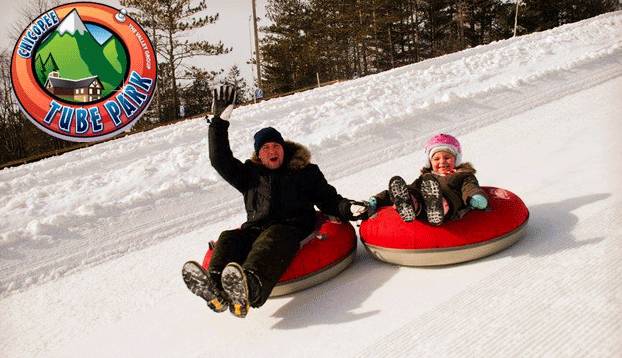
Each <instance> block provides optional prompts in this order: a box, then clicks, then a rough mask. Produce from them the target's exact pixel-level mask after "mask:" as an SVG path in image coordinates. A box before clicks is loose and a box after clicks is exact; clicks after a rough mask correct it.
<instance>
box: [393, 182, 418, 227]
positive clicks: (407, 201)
mask: <svg viewBox="0 0 622 358" xmlns="http://www.w3.org/2000/svg"><path fill="white" fill-rule="evenodd" d="M389 193H390V198H391V201H393V204H395V209H396V210H397V212H398V214H400V217H401V218H402V220H404V221H406V222H408V221H413V220H414V219H415V214H416V213H415V208H414V206H413V199H412V198H411V196H410V194H409V193H408V187H407V186H406V182H405V181H404V179H402V177H400V176H394V177H393V178H391V180H389Z"/></svg>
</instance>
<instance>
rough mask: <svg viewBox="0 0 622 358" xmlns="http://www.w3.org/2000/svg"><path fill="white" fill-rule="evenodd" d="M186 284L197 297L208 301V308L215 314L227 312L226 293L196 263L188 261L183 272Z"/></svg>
mask: <svg viewBox="0 0 622 358" xmlns="http://www.w3.org/2000/svg"><path fill="white" fill-rule="evenodd" d="M181 274H182V276H183V278H184V282H185V283H186V286H188V289H189V290H190V291H191V292H192V293H194V294H195V295H197V296H199V297H201V298H202V299H204V300H205V301H207V306H208V307H209V308H211V309H212V310H213V311H214V312H224V311H226V310H227V306H228V302H227V297H226V294H225V292H223V291H222V290H221V289H220V288H218V287H217V285H216V283H215V282H214V280H213V279H212V278H211V277H210V275H209V274H208V272H206V271H205V269H203V267H201V265H199V264H198V263H196V262H194V261H188V262H186V263H185V264H184V267H183V268H182V270H181Z"/></svg>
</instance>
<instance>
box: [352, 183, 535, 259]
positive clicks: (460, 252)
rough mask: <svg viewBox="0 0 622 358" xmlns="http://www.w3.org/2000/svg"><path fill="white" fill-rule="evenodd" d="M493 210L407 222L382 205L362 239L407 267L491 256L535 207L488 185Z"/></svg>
mask: <svg viewBox="0 0 622 358" xmlns="http://www.w3.org/2000/svg"><path fill="white" fill-rule="evenodd" d="M483 189H484V190H485V191H486V193H487V194H488V197H489V201H488V209H487V210H485V211H479V210H472V211H470V212H469V213H467V214H466V215H465V216H464V217H463V218H462V219H460V220H452V221H447V222H445V223H443V224H442V225H441V226H432V225H430V224H427V223H424V222H421V221H417V220H415V221H412V222H409V223H407V222H404V221H402V219H401V218H400V216H399V215H398V213H397V212H396V211H395V209H393V207H384V208H381V209H380V210H379V211H378V213H377V215H376V216H375V217H374V218H371V219H369V220H366V221H364V222H363V223H362V224H361V228H360V234H361V241H362V242H363V244H365V247H366V248H367V250H368V251H369V252H370V253H371V254H372V255H373V256H374V257H376V258H377V259H379V260H381V261H386V262H389V263H394V264H398V265H406V266H434V265H448V264H454V263H458V262H464V261H469V260H474V259H477V258H480V257H484V256H487V255H491V254H493V253H495V252H498V251H501V250H503V249H505V248H507V247H509V246H510V245H512V244H514V243H515V242H516V241H518V239H520V237H521V236H522V234H523V231H524V229H525V227H526V224H527V220H528V219H529V210H527V207H526V206H525V204H524V203H523V201H522V200H521V199H520V198H519V197H518V196H516V195H515V194H514V193H512V192H510V191H507V190H504V189H499V188H494V187H484V188H483Z"/></svg>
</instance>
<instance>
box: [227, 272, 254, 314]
mask: <svg viewBox="0 0 622 358" xmlns="http://www.w3.org/2000/svg"><path fill="white" fill-rule="evenodd" d="M221 280H222V288H223V290H225V292H226V293H227V295H228V296H229V303H230V304H229V311H230V312H231V313H232V314H233V315H234V316H236V317H239V318H244V317H246V314H247V313H248V310H249V308H250V301H249V290H248V281H247V279H246V274H245V273H244V269H243V268H242V266H240V265H239V264H237V263H235V262H231V263H229V264H228V265H227V266H225V268H224V269H223V270H222V278H221Z"/></svg>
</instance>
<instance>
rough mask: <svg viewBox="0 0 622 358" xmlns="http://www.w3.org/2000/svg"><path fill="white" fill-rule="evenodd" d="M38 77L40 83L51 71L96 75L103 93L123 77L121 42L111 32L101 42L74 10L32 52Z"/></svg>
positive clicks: (74, 77) (62, 74)
mask: <svg viewBox="0 0 622 358" xmlns="http://www.w3.org/2000/svg"><path fill="white" fill-rule="evenodd" d="M35 56H36V57H35V70H36V74H37V79H38V80H39V83H41V85H42V86H45V82H46V80H47V78H48V75H49V74H50V72H52V71H57V72H58V75H59V76H60V77H62V78H64V79H68V80H81V79H84V78H88V77H92V76H97V78H98V79H99V81H100V82H101V84H102V86H103V89H102V93H101V96H102V97H105V96H107V95H108V94H110V93H111V92H112V91H114V90H115V89H117V88H118V87H119V86H120V85H121V84H122V83H123V80H124V76H125V72H126V68H127V65H128V60H127V54H126V53H125V49H124V48H123V45H122V44H121V42H120V41H119V39H117V38H116V36H114V35H112V36H110V38H109V39H108V40H106V42H105V43H104V44H103V45H100V44H99V43H98V42H97V40H95V38H94V37H93V35H92V34H91V33H90V32H89V31H88V30H87V28H86V26H85V25H84V23H83V22H82V20H81V19H80V17H79V15H78V13H77V11H76V10H74V11H72V12H71V13H69V15H67V16H66V17H65V19H63V21H62V22H61V23H60V25H58V27H57V28H56V30H55V31H54V32H53V33H52V34H51V35H50V36H48V38H47V39H45V40H44V41H43V42H42V43H41V45H40V46H39V47H38V49H37V52H36V55H35Z"/></svg>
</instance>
